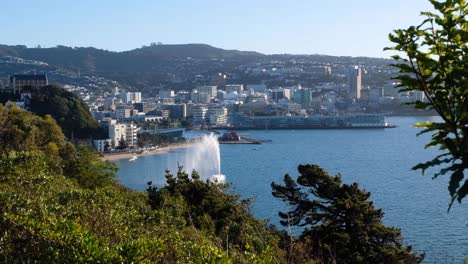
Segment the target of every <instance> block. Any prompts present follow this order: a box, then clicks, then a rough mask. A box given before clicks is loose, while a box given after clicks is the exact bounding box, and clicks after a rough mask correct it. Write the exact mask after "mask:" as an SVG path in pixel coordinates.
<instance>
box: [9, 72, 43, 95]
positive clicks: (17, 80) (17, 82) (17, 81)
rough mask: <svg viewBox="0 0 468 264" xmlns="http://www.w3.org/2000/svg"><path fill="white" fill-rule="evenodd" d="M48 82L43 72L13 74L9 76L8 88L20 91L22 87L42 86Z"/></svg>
mask: <svg viewBox="0 0 468 264" xmlns="http://www.w3.org/2000/svg"><path fill="white" fill-rule="evenodd" d="M48 84H49V81H48V80H47V75H45V74H37V75H36V74H15V75H11V76H10V89H11V90H12V91H13V93H17V92H19V93H21V90H22V89H23V88H24V87H28V86H32V87H43V86H46V85H48Z"/></svg>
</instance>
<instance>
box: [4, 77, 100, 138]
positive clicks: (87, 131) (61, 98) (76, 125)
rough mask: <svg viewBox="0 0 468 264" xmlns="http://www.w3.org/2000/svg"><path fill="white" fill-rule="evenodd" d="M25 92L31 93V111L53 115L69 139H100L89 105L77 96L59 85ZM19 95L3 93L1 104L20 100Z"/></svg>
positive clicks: (26, 89) (28, 89) (32, 88)
mask: <svg viewBox="0 0 468 264" xmlns="http://www.w3.org/2000/svg"><path fill="white" fill-rule="evenodd" d="M23 92H30V93H31V97H32V98H31V102H30V105H29V110H30V111H31V112H33V113H35V114H38V115H40V116H45V115H51V116H52V117H53V118H54V119H55V120H56V121H57V123H58V124H59V126H60V127H61V128H62V130H63V133H64V134H65V136H67V137H68V138H80V139H88V138H90V137H94V138H99V137H100V136H101V134H102V133H101V132H100V130H99V129H98V124H97V122H96V120H95V119H94V118H93V117H92V116H91V113H90V112H89V107H88V105H87V104H86V103H85V102H84V101H83V100H82V99H81V98H80V97H78V96H77V95H76V94H74V93H72V92H68V91H67V90H65V89H63V88H62V87H60V86H58V85H47V86H44V87H40V88H38V87H27V88H25V89H23ZM18 96H19V95H15V94H12V93H8V92H3V93H2V94H1V95H0V100H1V103H5V102H6V101H7V100H18V99H19V98H18Z"/></svg>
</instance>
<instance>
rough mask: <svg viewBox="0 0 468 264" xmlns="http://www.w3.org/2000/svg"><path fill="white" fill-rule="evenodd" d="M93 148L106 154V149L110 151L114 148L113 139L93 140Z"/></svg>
mask: <svg viewBox="0 0 468 264" xmlns="http://www.w3.org/2000/svg"><path fill="white" fill-rule="evenodd" d="M93 146H94V148H95V149H96V150H97V151H98V152H104V151H106V147H108V148H109V149H110V148H111V147H112V139H110V138H108V139H95V140H93Z"/></svg>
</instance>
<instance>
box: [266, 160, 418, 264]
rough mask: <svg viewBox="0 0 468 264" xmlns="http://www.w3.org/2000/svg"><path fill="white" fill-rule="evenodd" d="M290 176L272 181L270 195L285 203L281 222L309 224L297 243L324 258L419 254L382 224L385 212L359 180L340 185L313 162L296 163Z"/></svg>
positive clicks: (396, 258) (400, 258)
mask: <svg viewBox="0 0 468 264" xmlns="http://www.w3.org/2000/svg"><path fill="white" fill-rule="evenodd" d="M298 171H299V173H300V176H299V177H298V178H297V180H296V181H294V180H293V179H292V178H291V177H290V176H289V175H285V177H284V185H280V184H277V183H272V189H273V196H275V197H276V198H279V199H281V200H283V201H285V202H286V203H287V204H288V211H287V212H280V213H279V216H280V217H281V218H282V219H283V220H282V221H281V224H282V225H284V226H298V227H307V228H306V229H305V230H304V231H303V232H302V234H301V236H300V239H299V243H301V246H306V250H304V249H301V250H303V251H306V254H308V255H309V256H310V257H315V258H318V259H321V260H322V261H323V262H325V263H419V262H420V261H422V258H423V256H422V255H421V256H416V255H414V254H413V253H411V247H404V246H403V245H402V242H401V234H400V230H398V229H396V228H392V227H386V226H385V225H384V224H383V223H382V217H383V212H382V210H380V209H376V208H374V206H373V203H372V202H371V201H369V197H370V193H369V192H366V191H364V190H361V189H360V188H359V186H358V184H357V183H353V184H343V183H342V181H341V177H340V176H339V175H338V176H330V175H329V174H328V173H327V172H326V171H325V170H323V169H322V168H320V167H319V166H317V165H300V166H299V167H298Z"/></svg>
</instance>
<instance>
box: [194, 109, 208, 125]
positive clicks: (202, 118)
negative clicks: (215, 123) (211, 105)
mask: <svg viewBox="0 0 468 264" xmlns="http://www.w3.org/2000/svg"><path fill="white" fill-rule="evenodd" d="M207 111H208V107H206V106H203V105H197V106H194V107H193V109H192V112H193V125H205V124H206V112H207Z"/></svg>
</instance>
